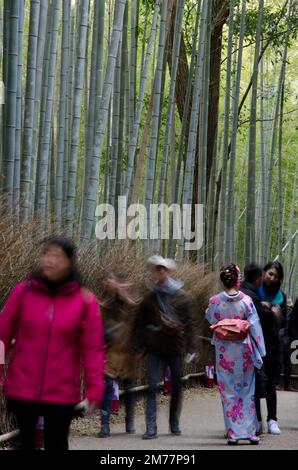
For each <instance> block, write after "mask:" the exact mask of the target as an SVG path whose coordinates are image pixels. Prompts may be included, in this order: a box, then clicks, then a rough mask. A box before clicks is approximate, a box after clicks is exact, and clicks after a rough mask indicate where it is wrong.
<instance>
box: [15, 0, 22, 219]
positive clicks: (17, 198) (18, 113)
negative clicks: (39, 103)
mask: <svg viewBox="0 0 298 470" xmlns="http://www.w3.org/2000/svg"><path fill="white" fill-rule="evenodd" d="M24 15H25V5H24V0H21V1H20V3H19V26H18V76H17V100H16V131H15V139H16V142H15V163H14V175H13V179H14V183H13V212H14V222H15V224H16V225H18V223H19V217H20V179H21V145H22V113H23V107H22V96H23V91H22V67H23V36H24Z"/></svg>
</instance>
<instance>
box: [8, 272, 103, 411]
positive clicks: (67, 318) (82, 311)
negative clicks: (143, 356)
mask: <svg viewBox="0 0 298 470" xmlns="http://www.w3.org/2000/svg"><path fill="white" fill-rule="evenodd" d="M14 338H15V345H14V348H13V352H12V356H11V359H10V362H9V366H8V371H7V377H6V381H5V386H4V393H5V395H6V396H7V397H8V398H12V399H16V400H22V401H30V402H38V403H53V404H54V403H57V404H75V403H78V402H79V401H80V400H81V399H82V398H81V396H82V393H81V365H82V368H83V370H84V378H85V383H86V398H88V399H89V400H90V401H91V402H96V403H100V402H101V401H102V399H103V394H104V365H105V364H104V362H105V353H104V340H103V327H102V320H101V316H100V311H99V305H98V302H97V299H96V297H95V295H94V294H92V293H91V292H89V291H86V290H85V289H82V288H81V287H80V286H79V284H78V283H77V282H76V281H71V282H69V283H67V284H65V285H63V286H61V287H59V288H58V289H57V292H56V294H55V295H52V294H51V293H50V291H49V290H48V288H47V286H46V285H45V284H44V283H43V282H42V280H39V279H30V280H28V281H24V282H21V283H19V284H17V286H16V287H15V288H14V290H13V291H12V293H11V294H10V296H9V298H8V300H7V303H6V305H5V307H4V309H3V311H2V313H1V314H0V340H1V341H2V342H3V343H4V345H5V350H6V352H7V351H8V350H9V349H10V346H11V342H12V340H13V339H14ZM0 367H1V366H0Z"/></svg>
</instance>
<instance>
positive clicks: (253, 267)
mask: <svg viewBox="0 0 298 470" xmlns="http://www.w3.org/2000/svg"><path fill="white" fill-rule="evenodd" d="M262 273H263V271H262V268H261V267H260V266H259V265H258V264H256V263H250V264H247V265H246V266H245V268H244V279H245V280H246V281H247V282H249V283H251V284H252V283H254V282H255V281H256V280H257V279H259V278H260V277H261V276H262Z"/></svg>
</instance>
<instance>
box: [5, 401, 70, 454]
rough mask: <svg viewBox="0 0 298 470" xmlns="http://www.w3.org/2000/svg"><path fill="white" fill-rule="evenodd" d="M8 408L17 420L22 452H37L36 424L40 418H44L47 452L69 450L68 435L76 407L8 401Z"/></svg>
mask: <svg viewBox="0 0 298 470" xmlns="http://www.w3.org/2000/svg"><path fill="white" fill-rule="evenodd" d="M7 407H8V410H9V411H10V412H11V413H13V414H14V415H15V417H16V419H17V423H18V427H19V429H20V438H21V450H24V451H32V450H35V438H36V424H37V420H38V417H39V416H43V417H44V448H45V450H49V451H59V450H68V435H69V429H70V424H71V420H72V418H73V413H74V405H44V404H36V403H26V402H22V401H16V400H8V402H7Z"/></svg>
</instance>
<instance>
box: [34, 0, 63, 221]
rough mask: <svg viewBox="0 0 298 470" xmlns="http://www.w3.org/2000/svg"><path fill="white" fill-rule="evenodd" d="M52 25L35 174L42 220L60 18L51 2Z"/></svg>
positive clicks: (57, 7)
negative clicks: (42, 118)
mask: <svg viewBox="0 0 298 470" xmlns="http://www.w3.org/2000/svg"><path fill="white" fill-rule="evenodd" d="M52 8H53V10H52V11H53V24H52V34H51V36H52V41H51V48H50V57H49V65H48V83H47V92H46V104H45V113H44V123H43V124H44V125H43V133H42V136H41V147H40V148H41V152H40V154H39V155H38V161H39V166H38V174H37V193H36V210H37V212H38V213H39V214H40V216H41V218H42V220H44V221H45V219H46V196H47V189H48V171H49V164H50V156H51V154H50V142H51V130H52V115H53V101H54V85H55V69H56V60H57V47H58V30H59V17H60V2H59V0H53V6H52Z"/></svg>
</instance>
